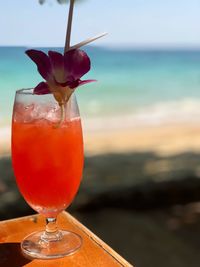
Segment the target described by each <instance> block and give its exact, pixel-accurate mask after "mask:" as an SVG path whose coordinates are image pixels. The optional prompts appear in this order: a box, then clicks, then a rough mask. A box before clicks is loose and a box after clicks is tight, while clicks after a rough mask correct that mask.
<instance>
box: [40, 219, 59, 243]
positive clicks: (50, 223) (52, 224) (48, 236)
mask: <svg viewBox="0 0 200 267" xmlns="http://www.w3.org/2000/svg"><path fill="white" fill-rule="evenodd" d="M61 239H62V232H61V231H59V230H58V226H57V218H46V229H45V232H44V233H43V234H42V236H41V240H42V241H44V242H51V241H59V240H61Z"/></svg>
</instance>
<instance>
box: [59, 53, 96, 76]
mask: <svg viewBox="0 0 200 267" xmlns="http://www.w3.org/2000/svg"><path fill="white" fill-rule="evenodd" d="M64 61H65V71H66V73H67V77H68V79H70V80H71V81H72V80H78V79H80V78H81V77H82V76H83V75H84V74H86V73H87V72H88V71H89V70H90V65H91V64H90V59H89V57H88V55H87V54H86V53H85V52H84V51H82V50H80V49H74V50H70V51H67V52H66V53H65V54H64Z"/></svg>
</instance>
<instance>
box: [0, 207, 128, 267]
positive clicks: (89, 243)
mask: <svg viewBox="0 0 200 267" xmlns="http://www.w3.org/2000/svg"><path fill="white" fill-rule="evenodd" d="M44 225H45V220H44V218H43V217H42V216H40V215H32V216H28V217H22V218H17V219H13V220H8V221H2V222H0V267H22V266H27V267H64V266H65V267H68V266H70V267H112V266H113V267H115V266H116V267H117V266H126V267H129V266H132V265H131V264H129V263H128V262H127V261H126V260H124V259H123V258H122V257H121V256H120V255H119V254H117V253H116V252H115V251H113V250H112V249H111V248H110V247H109V246H108V245H106V244H105V243H104V242H103V241H102V240H100V239H99V238H98V237H97V236H96V235H94V234H93V233H92V232H91V231H89V230H88V229H87V228H86V227H85V226H83V225H82V224H81V223H80V222H78V221H77V220H76V219H75V218H74V217H72V216H71V215H70V214H69V213H67V212H63V213H62V214H60V215H59V217H58V226H59V228H61V229H65V230H71V231H73V232H76V233H78V234H79V235H81V237H82V238H83V245H82V247H81V249H80V250H79V251H78V252H76V253H75V254H74V255H71V256H67V257H64V258H61V259H56V260H31V259H28V258H26V257H24V256H23V255H22V253H21V249H20V242H21V240H22V239H23V238H24V237H25V236H26V235H28V234H30V233H31V232H34V231H37V230H43V229H44Z"/></svg>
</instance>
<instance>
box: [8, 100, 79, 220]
mask: <svg viewBox="0 0 200 267" xmlns="http://www.w3.org/2000/svg"><path fill="white" fill-rule="evenodd" d="M15 112H16V113H17V112H23V108H22V106H20V110H17V105H16V110H15ZM31 112H33V111H32V110H31ZM27 113H28V111H27ZM26 115H27V114H26ZM15 117H17V116H15ZM12 133H13V134H12V157H13V166H14V170H15V176H16V180H17V184H18V187H19V189H20V191H21V193H22V195H23V196H24V198H25V199H26V201H27V202H28V203H29V205H30V206H32V208H33V209H35V210H36V211H37V212H39V213H42V214H44V215H45V216H47V217H54V216H55V215H57V214H58V213H59V212H60V211H62V210H64V209H65V208H66V207H67V206H68V205H69V204H70V203H71V202H72V200H73V198H74V196H75V194H76V192H77V190H78V188H79V185H80V181H81V177H82V169H83V140H82V129H81V121H80V118H79V117H77V118H72V119H70V120H66V121H64V122H63V123H62V125H60V126H59V127H58V126H56V125H55V122H51V121H48V120H47V119H45V118H42V119H37V118H36V119H35V120H33V121H31V122H28V123H26V122H22V121H17V119H16V120H15V119H14V118H13V129H12Z"/></svg>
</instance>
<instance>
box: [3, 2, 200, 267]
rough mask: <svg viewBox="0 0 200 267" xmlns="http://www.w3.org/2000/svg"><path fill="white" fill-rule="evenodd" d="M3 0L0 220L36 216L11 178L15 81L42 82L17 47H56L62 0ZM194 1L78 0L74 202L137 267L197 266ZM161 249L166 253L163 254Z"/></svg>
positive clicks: (198, 50) (197, 20)
mask: <svg viewBox="0 0 200 267" xmlns="http://www.w3.org/2000/svg"><path fill="white" fill-rule="evenodd" d="M62 2H65V1H56V0H46V1H42V0H40V1H37V0H31V1H26V0H19V1H14V3H12V4H11V2H10V1H1V4H0V10H1V16H0V219H1V220H5V219H8V218H13V217H18V216H24V215H28V214H32V213H33V210H31V209H30V208H29V207H28V205H27V204H26V203H25V202H24V200H23V199H22V197H21V196H20V194H19V192H18V189H17V186H16V184H15V179H14V174H13V170H12V166H11V158H10V153H11V152H10V131H11V116H12V105H13V101H14V95H15V91H16V90H17V89H19V88H29V87H34V86H35V85H37V83H39V82H40V81H41V77H40V75H39V74H38V73H37V71H36V67H35V65H34V64H33V63H32V61H31V60H29V59H28V58H27V56H26V55H25V54H24V51H25V50H26V49H27V48H30V47H37V48H40V49H43V50H44V51H47V50H49V49H54V50H57V51H60V52H61V51H62V50H63V46H64V41H65V32H66V23H67V13H68V4H67V3H64V4H63V3H62ZM199 9H200V2H199V1H198V0H191V1H187V0H182V1H180V0H169V1H159V0H151V1H149V0H125V1H120V0H110V1H106V0H101V1H97V0H80V1H77V4H76V7H75V13H74V22H73V31H72V44H75V43H77V42H80V41H82V40H83V39H86V38H87V37H91V36H93V35H96V34H97V33H101V32H104V31H107V32H108V33H109V35H108V36H106V37H105V38H103V39H102V40H98V41H96V42H95V43H93V44H92V45H89V46H87V47H85V50H86V51H87V53H88V55H89V56H90V58H91V61H92V69H91V71H90V72H89V74H87V78H94V79H97V80H98V82H97V83H93V84H90V85H87V86H85V87H81V88H79V89H78V90H77V93H76V94H77V98H78V102H79V108H80V111H81V116H82V122H83V129H84V142H85V169H84V175H83V177H84V179H83V182H82V185H81V188H80V190H79V193H78V196H77V198H76V199H75V201H74V202H73V204H72V205H71V207H70V208H69V211H70V212H71V213H72V214H73V215H74V216H75V217H77V218H78V219H79V220H80V221H81V222H82V223H83V224H85V225H86V226H87V227H88V228H90V229H91V230H92V231H94V232H95V233H96V234H97V235H98V236H99V237H100V238H102V239H103V240H104V241H105V242H106V243H108V244H109V245H110V246H112V248H113V249H115V250H116V251H117V252H118V253H120V254H121V255H122V256H123V257H124V258H126V259H127V260H128V261H129V262H130V263H132V264H134V265H135V266H137V267H155V266H162V267H169V266H170V267H188V266H190V267H196V266H199V262H200V256H199V246H200V238H199V237H200V216H199V213H200V202H199V201H200V179H199V178H200V27H199V25H200V16H199ZM163 259H164V261H163Z"/></svg>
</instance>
